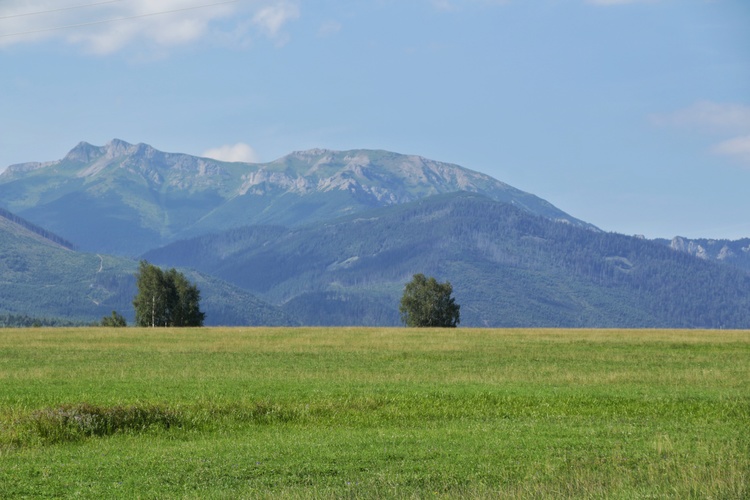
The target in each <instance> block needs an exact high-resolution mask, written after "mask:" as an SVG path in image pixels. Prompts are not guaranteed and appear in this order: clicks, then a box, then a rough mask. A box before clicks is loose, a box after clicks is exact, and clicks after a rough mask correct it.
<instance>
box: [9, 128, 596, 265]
mask: <svg viewBox="0 0 750 500" xmlns="http://www.w3.org/2000/svg"><path fill="white" fill-rule="evenodd" d="M458 191H467V192H473V193H478V194H482V195H484V196H487V197H489V198H491V199H494V200H496V201H502V202H505V203H510V204H513V205H515V206H518V207H520V208H522V209H523V210H526V211H528V212H530V213H533V214H536V215H541V216H544V217H547V218H550V219H552V220H556V221H564V222H566V223H570V224H573V225H576V226H580V227H587V228H589V229H595V228H594V226H592V225H590V224H587V223H585V222H583V221H580V220H578V219H576V218H574V217H572V216H570V215H568V214H566V213H565V212H563V211H561V210H559V209H557V208H556V207H554V206H553V205H552V204H550V203H549V202H547V201H545V200H543V199H541V198H539V197H537V196H534V195H532V194H529V193H525V192H523V191H520V190H518V189H515V188H513V187H511V186H509V185H507V184H505V183H503V182H500V181H498V180H496V179H493V178H492V177H490V176H488V175H485V174H481V173H479V172H475V171H472V170H469V169H466V168H464V167H461V166H458V165H454V164H449V163H443V162H438V161H433V160H428V159H426V158H423V157H420V156H414V155H402V154H397V153H391V152H387V151H378V150H352V151H332V150H326V149H313V150H309V151H299V152H295V153H291V154H289V155H287V156H284V157H283V158H280V159H278V160H275V161H272V162H268V163H262V164H252V163H241V162H237V163H228V162H221V161H217V160H213V159H211V158H202V157H196V156H191V155H187V154H182V153H165V152H162V151H159V150H157V149H155V148H153V147H151V146H149V145H147V144H130V143H127V142H125V141H121V140H118V139H114V140H112V141H110V142H109V143H107V144H106V145H104V146H93V145H91V144H88V143H85V142H82V143H80V144H78V145H77V146H76V147H75V148H73V149H72V150H71V151H70V152H69V153H68V154H67V155H66V156H65V157H64V158H63V159H61V160H58V161H54V162H45V163H35V164H32V163H27V164H22V165H13V166H11V167H9V168H8V169H7V170H6V171H5V172H3V173H2V174H0V200H2V204H3V205H4V206H5V208H7V209H9V210H11V211H13V212H15V213H17V214H19V215H21V216H23V217H25V218H27V219H29V220H31V221H32V222H34V223H35V224H38V225H40V226H42V227H45V228H47V229H49V230H51V231H54V232H55V233H58V234H60V235H61V236H62V237H64V238H66V239H69V240H71V241H73V242H74V243H76V244H77V245H79V246H80V247H81V248H82V249H84V250H87V251H97V252H109V253H115V254H120V255H130V256H134V255H137V254H139V253H142V252H144V251H146V250H148V249H150V248H154V247H157V246H161V245H163V244H166V243H169V242H171V241H176V240H179V239H181V238H185V237H192V236H196V235H200V234H205V233H206V232H210V231H215V230H219V229H230V228H233V227H240V226H244V225H248V224H277V225H283V226H287V227H292V226H297V225H302V224H306V223H310V222H314V221H318V220H325V219H329V218H332V217H338V216H342V215H347V214H351V213H357V212H359V211H362V210H368V209H371V208H374V207H380V206H389V205H397V204H401V203H408V202H411V201H415V200H418V199H421V198H425V197H427V196H433V195H437V194H445V193H450V192H458Z"/></svg>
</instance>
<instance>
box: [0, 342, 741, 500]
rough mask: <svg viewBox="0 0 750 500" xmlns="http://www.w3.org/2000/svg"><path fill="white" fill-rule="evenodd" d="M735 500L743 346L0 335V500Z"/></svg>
mask: <svg viewBox="0 0 750 500" xmlns="http://www.w3.org/2000/svg"><path fill="white" fill-rule="evenodd" d="M16 497H18V498H23V497H29V498H31V497H83V498H113V497H126V498H133V497H138V498H238V497H240V498H241V497H246V498H278V497H286V498H341V497H345V498H348V497H350V498H384V497H390V498H394V497H395V498H433V497H446V498H455V497H461V498H498V497H500V498H503V497H534V498H561V497H563V498H564V497H569V498H603V497H606V498H623V499H624V498H628V499H630V498H738V499H739V498H748V497H750V332H747V331H694V330H690V331H684V330H498V329H487V330H484V329H449V330H423V329H398V328H369V329H367V328H250V329H246V328H197V329H158V330H150V329H135V328H126V329H105V328H55V329H3V330H0V498H16Z"/></svg>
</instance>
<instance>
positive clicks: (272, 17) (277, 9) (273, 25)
mask: <svg viewBox="0 0 750 500" xmlns="http://www.w3.org/2000/svg"><path fill="white" fill-rule="evenodd" d="M298 17H299V8H298V7H297V5H295V4H293V3H291V2H274V3H273V4H272V5H268V6H267V7H263V8H262V9H260V10H259V11H257V12H256V13H255V15H254V16H253V24H254V25H255V26H257V27H258V28H259V29H260V31H261V32H263V33H264V34H265V35H266V36H268V37H269V38H271V39H275V40H276V41H277V42H282V43H283V42H285V41H286V39H285V38H284V37H281V36H280V32H281V28H282V27H283V26H284V25H285V24H286V23H287V22H289V21H291V20H293V19H297V18H298Z"/></svg>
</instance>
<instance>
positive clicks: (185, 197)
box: [0, 140, 750, 328]
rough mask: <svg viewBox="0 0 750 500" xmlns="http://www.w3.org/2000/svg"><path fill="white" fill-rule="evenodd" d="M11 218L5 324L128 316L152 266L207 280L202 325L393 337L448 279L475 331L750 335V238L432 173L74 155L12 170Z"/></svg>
mask: <svg viewBox="0 0 750 500" xmlns="http://www.w3.org/2000/svg"><path fill="white" fill-rule="evenodd" d="M0 204H1V205H3V211H2V212H0V270H2V282H3V287H2V292H0V313H3V312H6V313H7V312H12V313H19V312H22V313H27V314H28V313H33V314H35V315H42V316H56V317H66V318H77V319H78V318H80V319H92V318H94V319H96V318H100V317H101V316H102V315H104V314H107V313H108V312H109V311H111V310H112V309H118V310H121V311H122V312H125V314H126V315H128V314H129V313H130V314H132V306H131V305H130V301H131V300H132V296H133V295H134V292H135V285H134V278H133V272H134V271H135V269H136V267H137V262H136V260H137V259H140V258H144V259H147V260H149V261H150V262H153V263H156V264H159V265H163V266H170V267H171V266H177V267H178V268H179V269H181V270H184V271H185V272H186V273H188V274H189V278H190V279H191V280H193V281H195V282H198V284H199V288H200V289H201V291H202V294H203V298H204V301H203V302H202V304H204V310H206V313H207V324H273V325H286V324H304V325H393V324H398V321H399V318H398V300H399V298H400V295H401V292H402V291H403V286H404V284H405V283H406V282H407V281H408V280H409V279H410V278H411V276H412V275H413V274H415V273H418V272H421V273H425V274H429V275H434V276H436V277H437V278H438V279H440V280H449V281H451V283H452V284H453V286H454V295H455V296H456V299H457V302H458V303H459V304H461V305H462V308H461V317H462V322H461V324H462V325H463V326H550V327H554V326H568V327H708V328H748V327H750V275H749V274H748V271H750V264H749V262H750V259H749V257H748V254H749V253H750V240H741V241H738V242H730V241H723V242H717V241H714V240H687V239H684V238H675V239H673V240H656V241H648V240H645V239H643V238H637V237H631V236H625V235H619V234H613V233H607V232H603V231H601V230H599V229H598V228H596V227H594V226H593V225H591V224H588V223H586V222H584V221H581V220H579V219H576V218H575V217H573V216H571V215H568V214H566V213H564V212H563V211H561V210H559V209H558V208H556V207H554V206H553V205H551V204H550V203H548V202H547V201H545V200H542V199H541V198H539V197H537V196H534V195H532V194H529V193H524V192H523V191H520V190H518V189H515V188H513V187H511V186H508V185H507V184H504V183H502V182H500V181H497V180H495V179H492V178H491V177H489V176H486V175H484V174H481V173H478V172H474V171H471V170H468V169H466V168H463V167H460V166H457V165H452V164H447V163H441V162H436V161H432V160H428V159H425V158H421V157H418V156H409V155H400V154H396V153H389V152H385V151H372V150H354V151H329V150H321V149H318V150H311V151H304V152H296V153H292V154H290V155H288V156H285V157H283V158H281V159H279V160H276V161H274V162H270V163H264V164H248V163H225V162H219V161H216V160H212V159H209V158H199V157H193V156H189V155H185V154H176V153H164V152H160V151H158V150H156V149H154V148H152V147H151V146H148V145H145V144H137V145H133V144H128V143H126V142H124V141H120V140H113V141H111V142H110V143H108V144H107V145H105V146H102V147H97V146H92V145H90V144H87V143H80V144H79V145H78V146H76V147H75V148H73V149H72V150H71V151H70V153H68V155H66V156H65V158H63V159H61V160H58V161H54V162H46V163H25V164H20V165H13V166H11V167H9V168H8V169H7V170H6V171H5V172H3V173H2V174H0ZM39 294H41V295H43V297H44V300H41V301H39V300H35V295H39Z"/></svg>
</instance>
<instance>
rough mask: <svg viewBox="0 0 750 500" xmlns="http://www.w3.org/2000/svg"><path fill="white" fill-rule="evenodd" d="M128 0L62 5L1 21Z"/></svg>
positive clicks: (9, 17)
mask: <svg viewBox="0 0 750 500" xmlns="http://www.w3.org/2000/svg"><path fill="white" fill-rule="evenodd" d="M124 1H126V0H107V1H106V2H96V3H87V4H83V5H72V6H70V7H60V8H58V9H49V10H40V11H37V12H24V13H23V14H12V15H9V16H0V21H2V20H3V19H15V18H17V17H29V16H40V15H43V14H52V13H54V12H63V11H66V10H75V9H85V8H86V7H97V6H99V5H106V4H109V3H117V2H124Z"/></svg>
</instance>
